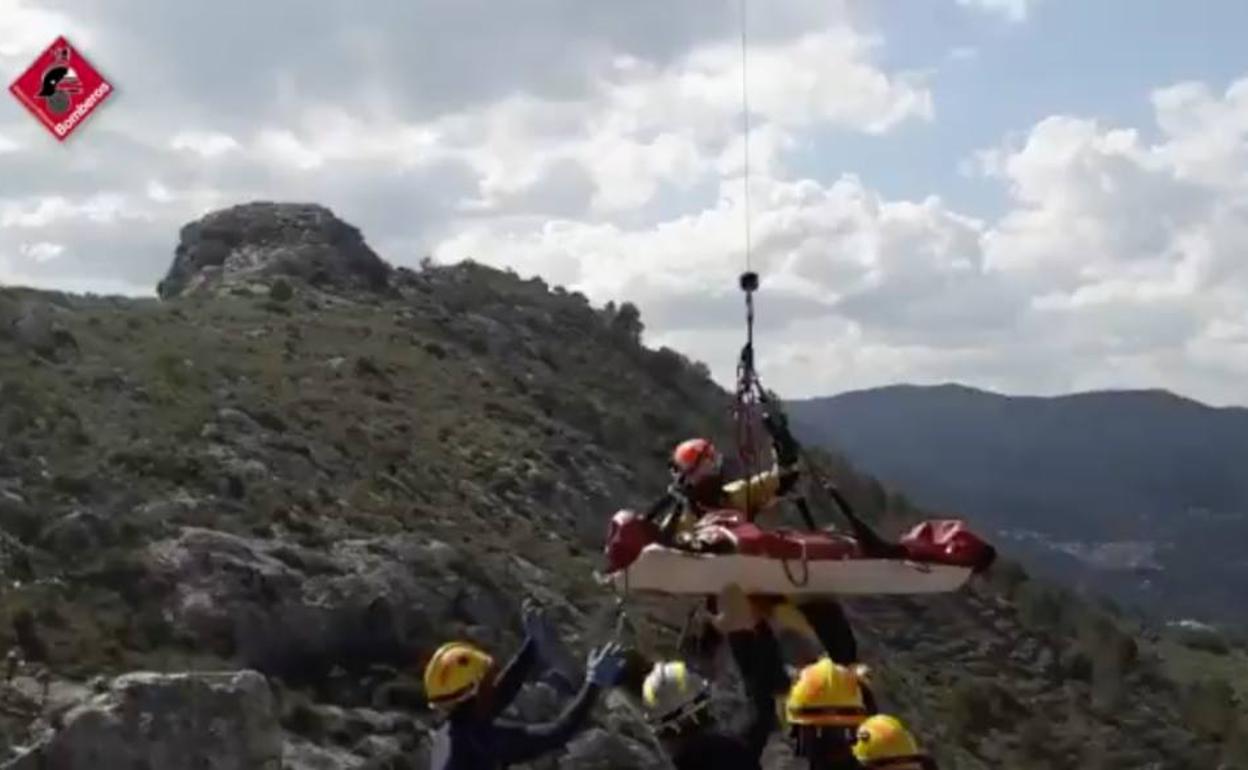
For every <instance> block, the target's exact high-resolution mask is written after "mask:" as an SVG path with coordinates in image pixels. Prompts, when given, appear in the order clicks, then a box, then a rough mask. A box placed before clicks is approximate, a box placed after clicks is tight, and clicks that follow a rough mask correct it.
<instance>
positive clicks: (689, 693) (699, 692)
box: [641, 660, 710, 730]
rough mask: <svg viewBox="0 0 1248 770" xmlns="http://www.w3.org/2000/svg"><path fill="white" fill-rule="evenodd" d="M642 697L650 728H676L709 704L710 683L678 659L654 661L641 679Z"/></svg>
mask: <svg viewBox="0 0 1248 770" xmlns="http://www.w3.org/2000/svg"><path fill="white" fill-rule="evenodd" d="M641 700H642V703H644V704H645V707H646V714H647V718H648V719H649V721H650V724H651V725H652V726H653V727H655V728H656V729H660V730H662V729H665V728H669V727H678V726H679V723H681V722H683V721H685V720H686V719H688V718H689V717H692V716H694V715H696V714H698V713H699V712H701V711H702V710H703V709H705V708H706V707H707V706H708V705H710V685H709V684H708V683H707V681H706V680H705V679H703V678H702V677H701V676H699V675H698V674H697V672H695V671H690V670H689V668H688V667H687V666H686V665H685V664H684V663H683V662H681V661H679V660H672V661H667V662H664V663H656V664H654V667H653V668H652V669H650V673H649V674H647V675H646V679H645V681H644V682H642V685H641Z"/></svg>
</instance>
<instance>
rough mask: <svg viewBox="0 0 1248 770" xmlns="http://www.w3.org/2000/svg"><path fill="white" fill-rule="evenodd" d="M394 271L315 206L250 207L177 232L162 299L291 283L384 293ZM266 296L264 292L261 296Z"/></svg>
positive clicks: (217, 213)
mask: <svg viewBox="0 0 1248 770" xmlns="http://www.w3.org/2000/svg"><path fill="white" fill-rule="evenodd" d="M391 271H392V268H391V267H390V265H388V264H387V263H386V262H385V261H383V260H382V259H381V257H379V256H377V254H376V253H374V252H373V250H372V249H371V248H369V247H368V245H367V244H366V243H365V242H364V237H363V236H362V235H361V234H360V231H359V230H357V229H356V228H354V227H352V226H351V225H349V224H347V223H346V222H343V221H342V220H340V219H338V217H336V216H334V214H333V212H332V211H330V210H329V209H327V208H325V207H323V206H318V205H314V204H298V203H271V202H254V203H247V204H243V205H240V206H233V207H231V208H228V209H223V210H220V211H214V212H212V213H209V214H207V215H206V216H204V217H203V218H202V219H199V220H198V221H195V222H192V223H190V224H188V225H186V226H185V227H183V228H182V232H181V237H180V240H179V243H178V247H177V250H176V252H175V257H174V260H173V264H172V265H171V266H170V267H169V272H168V273H167V274H166V275H165V278H164V280H162V281H161V282H160V284H159V285H158V286H157V292H158V293H159V294H160V296H161V298H162V299H172V298H174V297H180V296H186V295H191V294H199V293H221V292H226V293H228V292H230V291H237V290H244V291H247V290H250V287H251V286H252V285H253V284H256V283H266V282H267V283H269V284H270V286H272V285H280V284H278V283H277V282H279V281H280V282H281V283H284V284H285V285H287V286H288V287H289V285H290V280H289V279H296V280H298V281H302V282H304V283H306V284H309V285H312V286H316V287H318V288H322V289H326V290H331V291H332V290H348V291H349V290H363V291H371V292H379V291H385V290H387V289H388V288H389V283H390V273H391ZM266 291H268V290H266ZM279 291H280V290H279Z"/></svg>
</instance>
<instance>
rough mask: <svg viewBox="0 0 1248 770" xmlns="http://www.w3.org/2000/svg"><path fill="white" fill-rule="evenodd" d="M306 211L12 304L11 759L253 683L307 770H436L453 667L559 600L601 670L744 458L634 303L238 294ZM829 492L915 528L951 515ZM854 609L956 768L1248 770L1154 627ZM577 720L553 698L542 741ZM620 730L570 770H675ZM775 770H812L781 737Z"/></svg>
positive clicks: (528, 289) (1, 515) (1235, 703)
mask: <svg viewBox="0 0 1248 770" xmlns="http://www.w3.org/2000/svg"><path fill="white" fill-rule="evenodd" d="M318 211H320V210H318ZM290 213H291V212H290V211H289V210H288V209H286V208H283V207H259V208H245V209H243V210H241V211H235V212H232V213H231V212H227V215H217V218H216V219H214V220H212V221H211V222H210V224H211V225H212V227H211V228H208V229H209V230H210V231H211V232H212V233H215V234H214V235H213V236H212V238H213V239H214V240H216V241H219V242H221V243H222V244H224V245H223V246H222V247H220V249H218V251H222V252H223V254H222V256H221V259H220V260H219V261H216V262H215V265H216V266H218V267H219V268H220V269H221V270H222V273H221V274H220V275H217V276H216V277H215V278H213V279H212V280H211V281H205V282H204V284H203V285H204V286H207V287H208V288H207V289H205V290H203V291H189V292H177V291H172V290H169V291H167V292H166V293H168V294H169V298H168V299H166V300H163V301H158V300H128V299H118V298H101V297H84V296H68V295H64V294H58V293H47V292H34V291H29V290H22V289H5V290H0V530H2V532H0V553H2V554H3V562H2V566H3V572H4V578H5V580H6V581H7V585H8V588H7V589H6V590H5V591H4V592H3V594H0V642H3V643H4V644H6V645H9V646H12V647H14V648H16V649H19V650H21V651H22V654H23V656H24V658H25V660H26V664H25V666H24V667H23V669H22V671H21V672H20V673H19V674H18V676H17V677H16V678H15V679H13V680H11V681H9V683H8V684H7V685H5V686H4V688H3V689H0V736H3V738H4V740H5V741H7V742H8V744H9V745H11V746H16V745H18V744H22V743H25V742H27V741H29V740H31V736H32V730H34V729H35V728H36V726H37V725H38V724H40V720H39V717H40V716H41V714H43V716H45V717H46V716H47V715H46V713H44V712H46V709H47V699H43V698H41V697H40V696H39V695H38V693H37V690H38V687H35V686H34V685H33V684H32V682H39V681H50V682H51V689H52V691H53V696H55V693H56V692H57V690H58V688H60V690H62V691H70V690H72V689H73V688H74V687H75V686H82V685H87V684H89V680H90V679H91V678H92V677H94V676H97V675H101V674H116V673H120V672H122V671H126V670H131V669H136V668H143V669H155V670H198V669H208V668H212V669H216V668H223V667H247V668H252V669H255V670H258V671H260V672H262V673H263V674H265V675H266V676H267V677H268V678H269V680H270V682H271V683H272V684H273V686H274V688H275V691H276V692H277V694H278V701H279V704H280V708H281V711H282V726H283V728H284V732H285V738H284V742H285V750H286V758H285V760H284V764H285V766H287V767H292V768H326V767H328V768H354V767H370V768H417V767H423V766H424V759H423V752H424V750H425V745H426V737H427V732H426V731H427V728H428V726H429V725H430V724H432V723H433V715H432V714H431V713H430V712H429V711H428V710H427V709H426V707H425V706H424V701H423V697H422V693H421V692H420V687H419V664H420V662H421V661H422V660H423V658H424V656H427V655H428V654H429V653H430V652H431V651H432V650H433V649H434V647H435V646H436V645H438V644H439V643H441V642H442V641H445V640H446V639H449V638H454V637H465V638H470V639H473V640H476V641H478V642H480V643H482V644H484V645H486V646H488V647H490V648H492V649H495V650H497V651H499V652H500V654H502V653H505V652H506V651H507V650H509V649H512V648H513V647H514V645H515V644H516V643H517V641H518V638H517V631H518V629H519V620H518V609H519V606H520V602H521V600H522V598H523V597H525V596H534V597H536V598H537V599H539V600H540V601H542V602H543V603H545V604H546V605H547V606H548V607H550V608H551V611H552V613H553V614H554V616H555V618H556V619H557V621H558V623H559V625H560V628H561V630H562V631H563V632H564V634H565V635H566V637H567V638H568V640H569V642H570V644H572V646H574V647H575V648H576V649H578V650H584V649H585V646H586V644H587V641H588V640H587V639H586V636H587V635H589V634H590V632H591V631H596V629H595V619H596V618H600V617H601V615H602V613H601V610H602V609H603V608H604V606H605V605H606V604H607V602H608V600H609V597H608V596H607V595H606V594H605V592H604V589H602V588H601V587H600V586H598V585H597V584H595V582H594V580H593V571H594V569H595V568H596V567H598V566H599V560H598V552H599V549H600V547H601V544H602V543H601V538H602V534H603V531H604V524H605V521H606V519H607V517H608V516H609V515H610V514H611V512H613V511H614V510H616V509H617V508H620V507H625V506H640V505H642V504H644V503H646V502H648V501H649V500H650V499H651V498H652V497H653V496H654V495H655V494H657V493H658V492H659V491H661V489H662V486H663V484H664V483H665V473H666V471H665V467H664V460H665V457H666V453H667V451H668V450H669V449H670V447H671V446H672V444H673V443H675V442H676V441H678V440H679V439H682V438H685V437H687V436H689V435H695V434H704V433H708V432H709V433H711V434H713V435H714V436H715V437H717V438H720V439H721V440H725V441H726V440H727V436H726V435H725V434H726V433H727V432H728V430H727V429H728V427H729V426H728V422H727V421H728V413H727V411H726V408H727V406H728V395H727V394H726V393H724V392H723V391H722V390H721V389H720V388H719V387H718V386H716V385H715V384H714V383H712V382H710V381H709V380H708V379H707V375H706V369H705V367H703V366H701V365H698V364H695V363H693V362H691V361H690V360H688V359H687V358H685V357H684V356H682V355H680V354H678V353H676V352H674V351H671V350H651V349H648V348H646V347H644V346H643V345H642V344H641V343H640V339H641V334H642V331H643V327H642V320H641V319H640V317H639V314H638V313H637V312H636V309H635V308H633V307H632V306H631V305H628V304H624V305H622V306H620V307H618V308H617V307H614V306H612V307H608V308H596V307H593V306H591V305H590V304H589V303H588V302H587V301H586V299H585V298H584V297H583V296H580V295H578V294H575V293H568V292H566V291H563V290H562V289H559V288H558V287H555V288H551V287H548V286H547V285H546V284H544V283H543V282H542V281H541V280H538V279H529V280H524V279H521V278H520V277H518V276H516V275H514V274H510V273H506V272H500V271H496V270H492V269H489V268H485V267H482V266H480V265H476V264H472V263H464V264H460V265H455V266H449V267H435V266H426V267H425V268H424V269H421V270H419V271H410V270H404V269H399V270H393V271H390V272H389V273H387V274H386V276H385V279H384V281H381V280H374V279H371V278H370V280H369V281H368V282H365V283H361V284H358V285H355V284H351V283H350V282H347V283H345V284H340V283H336V282H335V280H334V279H333V275H332V271H329V276H330V277H329V278H328V279H327V278H326V277H325V275H326V274H325V273H324V272H322V271H318V270H313V271H310V272H307V273H300V272H299V271H291V270H289V269H285V268H282V269H274V270H271V271H259V272H257V271H254V270H250V269H249V270H242V269H239V270H238V271H237V272H236V274H234V275H233V277H232V278H231V277H230V276H231V272H230V271H231V269H232V268H231V265H232V264H233V263H232V261H231V260H232V259H233V257H232V256H231V255H232V254H234V253H235V252H237V251H238V249H239V248H240V246H245V245H247V244H248V243H250V242H251V241H254V240H257V239H264V242H265V243H266V244H268V246H273V244H274V243H276V244H277V247H279V248H281V249H285V251H283V253H285V254H286V256H287V258H289V257H290V254H289V251H290V249H287V248H286V246H283V245H282V244H283V242H284V241H283V239H287V241H289V243H294V244H297V243H299V242H303V241H304V240H306V239H302V240H301V239H299V238H295V236H292V235H291V234H292V233H294V234H295V235H298V234H299V233H300V232H301V230H300V227H303V226H304V225H302V224H300V223H306V222H307V221H308V219H307V217H305V216H303V215H304V214H305V213H306V212H305V211H303V210H302V209H299V210H296V211H294V214H295V215H297V216H294V215H292V216H287V214H290ZM314 213H315V212H314ZM317 216H320V217H324V216H329V215H328V213H327V212H325V213H323V214H321V213H317ZM308 226H309V227H311V226H312V225H308ZM204 230H205V228H203V227H200V228H198V229H196V230H194V231H193V232H191V233H190V234H189V236H188V233H187V232H184V238H186V237H195V238H200V237H203V231H204ZM335 232H337V231H336V230H335ZM335 237H337V236H335ZM183 245H184V246H185V243H184V244H183ZM214 248H216V247H214ZM290 248H295V247H294V246H291V247H290ZM189 251H191V249H188V248H181V249H180V250H179V254H184V253H187V252H189ZM329 256H330V257H332V254H330V255H329ZM253 257H254V253H253ZM325 258H329V257H325ZM214 259H215V258H214ZM288 261H289V260H288ZM254 262H255V259H252V260H251V262H249V263H248V264H252V265H253V266H254ZM300 264H302V263H300ZM369 269H370V271H371V270H373V268H371V267H370V268H369ZM375 274H376V273H375V272H373V273H370V275H375ZM178 275H179V281H178V282H179V285H181V282H182V281H183V279H185V277H186V273H185V271H184V270H180V271H179V272H178ZM222 275H224V276H225V278H227V279H229V280H221V277H222ZM165 286H166V289H168V287H169V284H165ZM824 464H825V466H826V470H827V471H828V472H829V473H830V474H831V475H832V476H833V477H834V478H836V479H837V481H838V482H839V484H840V485H841V487H842V489H843V490H844V491H845V493H846V494H847V495H848V496H849V497H850V499H851V500H853V501H854V502H855V504H856V505H857V506H858V507H859V508H860V509H862V510H863V512H864V513H865V514H866V515H868V516H869V517H870V518H872V519H873V520H875V521H876V522H878V523H879V524H880V525H881V526H882V527H883V528H884V529H886V530H887V531H893V532H895V531H897V530H898V529H899V528H900V527H902V526H904V525H905V524H906V523H908V522H911V521H913V520H915V518H916V517H918V516H920V512H918V511H917V510H916V509H915V508H914V506H913V505H911V504H910V503H909V502H908V501H907V500H906V498H905V497H903V496H901V495H899V494H897V493H895V492H892V491H889V490H886V489H885V488H884V487H883V486H881V485H880V484H879V483H877V482H875V481H873V480H871V479H869V478H867V477H865V476H861V475H857V474H855V473H854V472H853V471H852V469H851V468H850V467H849V466H848V465H847V464H846V463H845V462H843V461H840V460H838V459H836V458H833V457H828V458H825V462H824ZM824 516H825V518H827V520H828V521H832V519H831V518H830V517H828V514H827V512H826V511H825V512H824ZM686 608H687V605H686V604H684V603H681V602H677V601H675V600H673V601H670V602H645V603H640V604H639V605H638V609H637V612H638V613H639V614H638V621H639V624H640V630H639V633H638V638H635V639H633V640H632V641H634V642H635V643H636V644H638V645H639V646H641V647H642V649H643V651H646V652H650V653H657V652H666V653H668V654H671V653H672V652H673V650H674V643H675V637H676V634H677V632H678V628H679V624H680V622H681V621H682V620H683V616H684V611H685V609H686ZM849 609H850V611H851V615H852V618H853V620H854V622H855V625H856V627H857V628H858V629H859V631H860V635H861V643H862V646H863V650H864V657H865V658H866V660H867V661H868V662H869V663H870V664H871V665H872V666H873V667H874V669H875V671H876V677H877V681H878V688H879V690H880V691H881V695H882V700H883V702H884V704H885V705H886V706H887V707H888V708H889V709H891V710H894V711H895V712H897V713H899V714H900V715H901V716H903V717H904V718H906V719H907V720H909V721H910V722H912V725H913V727H914V729H915V730H916V732H917V733H918V734H919V735H920V736H921V737H922V739H923V740H924V742H925V743H927V744H928V745H929V746H930V747H931V748H932V749H933V750H934V752H935V754H936V755H937V756H938V758H939V759H940V761H941V762H942V765H941V766H942V767H943V768H968V769H969V768H985V769H987V768H1002V767H1008V768H1055V769H1056V768H1066V767H1076V766H1077V767H1081V768H1148V767H1153V768H1193V769H1195V768H1200V769H1201V770H1207V769H1208V768H1212V767H1216V766H1218V764H1217V763H1218V761H1219V758H1222V759H1223V761H1226V762H1228V763H1230V764H1228V765H1227V766H1235V767H1242V768H1248V749H1246V747H1245V746H1244V738H1243V735H1244V725H1243V724H1242V721H1243V717H1242V708H1241V704H1242V702H1243V701H1242V700H1236V696H1235V694H1234V693H1233V692H1231V693H1227V692H1225V691H1223V690H1220V689H1218V687H1217V686H1216V685H1212V684H1208V685H1207V684H1202V685H1200V687H1199V688H1197V687H1195V686H1194V685H1188V684H1178V683H1176V680H1175V679H1173V678H1172V674H1173V672H1172V671H1170V670H1169V669H1168V668H1167V667H1166V662H1165V661H1164V660H1163V659H1161V658H1160V657H1158V655H1157V654H1156V652H1155V651H1156V650H1157V649H1158V648H1157V647H1155V646H1154V645H1153V644H1152V642H1151V641H1148V640H1147V639H1146V638H1145V637H1144V636H1143V635H1141V634H1143V630H1142V629H1136V628H1134V627H1132V626H1131V625H1130V624H1129V623H1127V622H1126V621H1125V620H1123V619H1121V618H1119V617H1117V616H1116V615H1115V614H1114V613H1113V612H1111V611H1109V610H1106V609H1103V608H1099V607H1095V606H1093V605H1090V604H1088V603H1085V602H1084V601H1082V600H1080V599H1078V598H1076V597H1074V596H1073V595H1070V594H1066V593H1063V592H1061V591H1059V590H1058V589H1056V588H1054V587H1052V586H1050V585H1048V584H1045V583H1042V582H1040V581H1036V580H1031V579H1029V578H1028V577H1027V575H1026V574H1025V573H1024V572H1023V571H1022V570H1021V569H1020V568H1018V567H1017V566H1016V565H1014V564H1012V563H1011V562H1010V561H1009V560H1003V561H1002V563H1001V565H1000V566H999V567H998V568H996V569H994V571H993V572H992V573H991V574H990V575H989V576H988V578H987V579H984V580H977V581H975V582H974V583H973V584H972V585H971V586H970V587H968V588H967V589H966V590H964V591H962V592H960V593H958V594H954V595H947V596H937V597H914V598H909V597H901V598H884V597H881V598H872V599H869V600H860V601H853V602H851V603H850V606H849ZM42 672H47V674H46V675H44V674H43V673H42ZM724 684H725V685H727V684H728V683H727V682H725V683H724ZM551 697H552V696H551V695H550V693H549V691H546V690H543V688H542V687H541V686H535V687H531V688H529V690H528V691H527V692H526V694H525V697H524V699H523V700H522V702H521V704H520V706H519V708H520V710H521V713H522V714H523V715H527V716H531V717H536V716H540V715H541V714H549V713H550V708H551V702H550V701H551ZM1239 697H1240V698H1242V697H1243V696H1242V695H1241V696H1239ZM52 700H56V698H55V697H53V698H52ZM596 719H597V725H596V726H595V727H594V728H593V729H592V730H590V731H589V732H587V733H585V734H584V735H582V736H581V737H580V738H579V739H578V740H577V741H576V742H575V743H574V744H573V746H572V747H571V749H570V750H569V752H567V753H565V754H562V755H560V756H559V757H554V758H551V759H550V760H548V761H544V762H543V763H540V764H539V765H537V766H541V767H568V768H571V767H576V768H581V767H652V766H655V761H656V760H655V758H654V757H653V755H652V754H651V753H650V744H649V742H648V741H647V740H645V738H644V733H643V728H642V727H641V726H640V725H638V724H637V723H636V722H635V721H634V720H633V717H632V716H630V714H629V712H627V711H626V710H624V709H622V708H620V706H619V704H618V703H616V702H614V701H612V702H610V703H608V704H607V705H606V707H600V708H599V709H598V712H597V717H596ZM770 762H771V764H769V766H772V767H788V766H793V767H796V766H797V765H795V764H792V763H791V762H790V760H789V758H788V757H787V751H786V749H785V747H784V746H783V740H782V739H781V738H780V737H776V738H775V739H774V741H773V747H772V755H771V760H770ZM1236 762H1238V764H1234V763H1236Z"/></svg>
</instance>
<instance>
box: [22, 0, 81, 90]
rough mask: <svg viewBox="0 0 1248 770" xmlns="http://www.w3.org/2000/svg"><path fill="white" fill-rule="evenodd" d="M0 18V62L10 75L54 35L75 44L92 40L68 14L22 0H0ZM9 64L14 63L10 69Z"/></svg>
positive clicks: (44, 46)
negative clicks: (0, 22)
mask: <svg viewBox="0 0 1248 770" xmlns="http://www.w3.org/2000/svg"><path fill="white" fill-rule="evenodd" d="M38 5H40V6H42V5H43V4H42V3H40V4H38ZM0 19H4V23H3V24H0V62H4V63H5V71H6V72H8V71H12V72H13V76H14V77H16V75H17V72H18V71H20V70H22V69H25V68H26V67H27V66H28V65H29V64H30V63H31V61H33V60H34V57H35V56H36V55H37V54H38V53H39V52H40V51H42V50H43V49H45V48H47V47H48V45H49V44H51V42H52V41H53V40H55V39H56V37H57V36H58V35H67V36H68V37H69V38H70V41H71V42H72V43H74V44H76V45H83V44H87V43H90V41H91V40H92V36H91V34H90V33H89V32H88V31H86V30H84V27H83V25H81V24H80V23H78V22H77V20H75V19H74V18H73V17H72V15H71V14H66V13H61V12H57V11H51V10H47V9H46V8H44V7H36V4H35V3H30V2H27V1H26V0H0ZM6 60H7V61H6ZM10 64H12V65H18V66H17V67H14V68H10V67H9V66H8V65H10Z"/></svg>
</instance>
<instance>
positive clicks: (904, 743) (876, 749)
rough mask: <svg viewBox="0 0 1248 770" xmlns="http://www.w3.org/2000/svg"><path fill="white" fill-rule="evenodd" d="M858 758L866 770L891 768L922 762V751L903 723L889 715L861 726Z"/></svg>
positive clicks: (872, 718)
mask: <svg viewBox="0 0 1248 770" xmlns="http://www.w3.org/2000/svg"><path fill="white" fill-rule="evenodd" d="M854 756H855V757H857V758H858V761H859V762H861V763H862V764H863V765H864V766H865V767H874V766H876V765H879V764H885V763H887V764H888V765H889V766H890V767H891V766H895V764H896V763H897V762H898V761H899V760H906V759H910V758H914V759H918V758H919V756H920V752H919V744H918V743H917V742H916V741H915V740H914V736H913V735H911V734H910V731H909V730H907V729H906V728H905V725H903V724H902V723H901V721H900V720H898V719H897V718H896V717H893V716H889V715H888V714H876V715H875V716H872V717H871V718H870V719H867V720H866V721H865V722H863V723H862V724H860V725H858V740H857V741H856V742H855V743H854Z"/></svg>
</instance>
